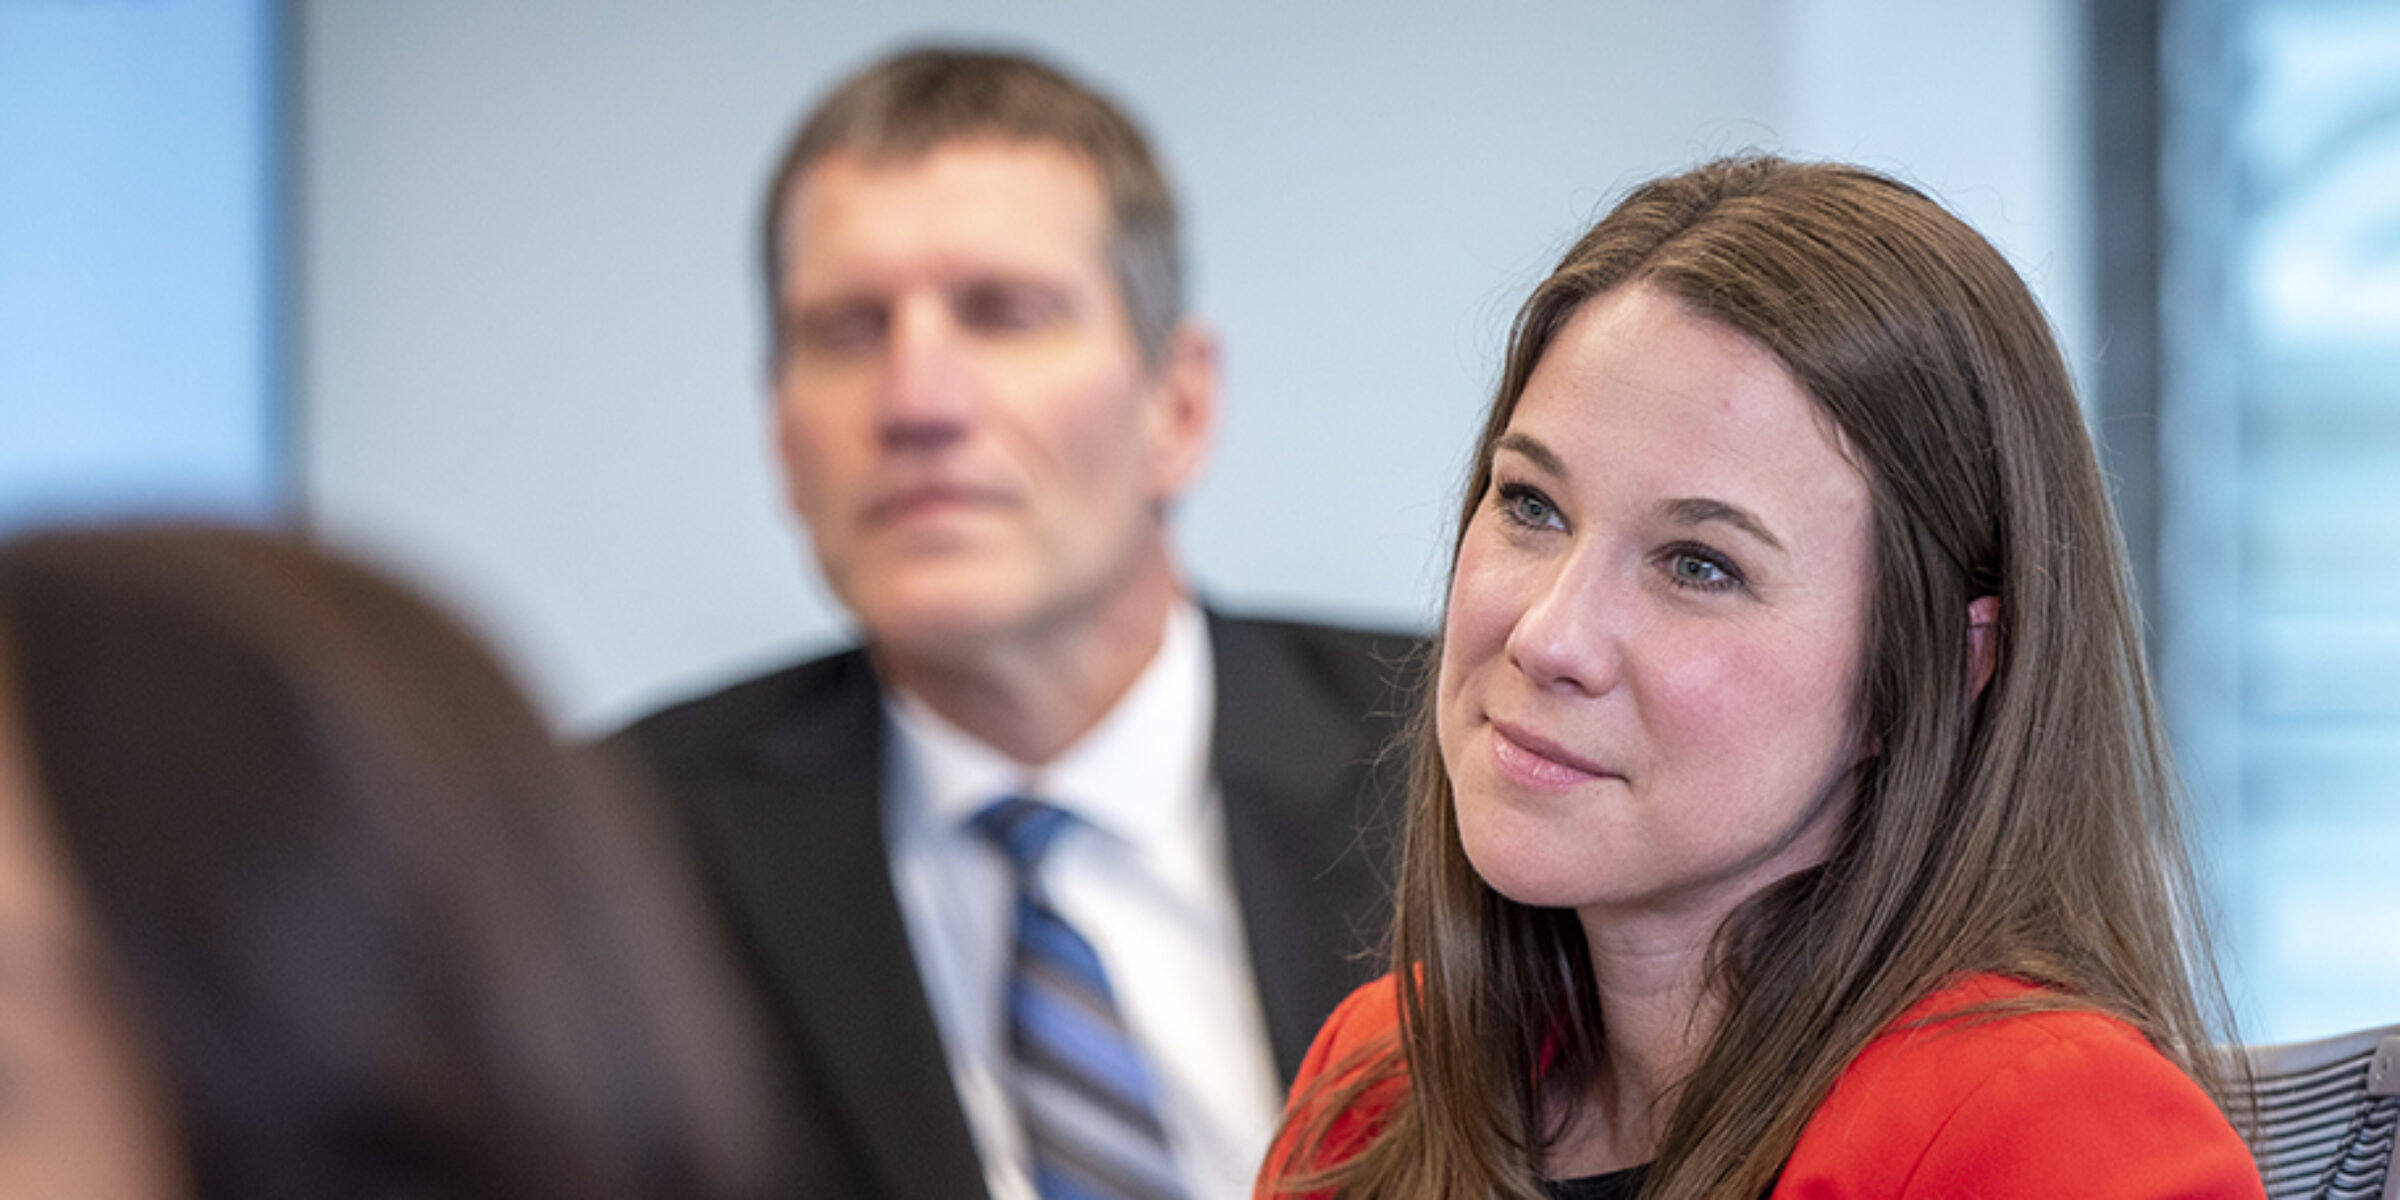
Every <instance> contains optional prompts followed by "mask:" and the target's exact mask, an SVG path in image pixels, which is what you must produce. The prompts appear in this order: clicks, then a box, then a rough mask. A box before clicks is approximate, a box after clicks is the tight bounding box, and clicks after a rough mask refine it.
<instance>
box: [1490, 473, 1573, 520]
mask: <svg viewBox="0 0 2400 1200" xmlns="http://www.w3.org/2000/svg"><path fill="white" fill-rule="evenodd" d="M1499 494H1500V511H1501V513H1502V514H1504V515H1506V516H1507V517H1508V519H1509V521H1510V523H1512V524H1516V525H1521V526H1524V527H1525V528H1527V529H1555V528H1557V527H1558V525H1559V524H1560V522H1559V516H1558V506H1557V505H1555V504H1552V503H1550V498H1549V497H1548V496H1545V495H1543V494H1541V493H1540V492H1538V491H1536V490H1534V489H1533V488H1529V487H1526V486H1525V485H1524V484H1521V483H1504V484H1501V485H1500V493H1499Z"/></svg>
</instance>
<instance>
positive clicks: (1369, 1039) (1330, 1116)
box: [1257, 975, 1408, 1200]
mask: <svg viewBox="0 0 2400 1200" xmlns="http://www.w3.org/2000/svg"><path fill="white" fill-rule="evenodd" d="M1399 1036H1400V989H1399V985H1398V983H1397V982H1396V981H1395V979H1394V977H1392V976H1390V975H1386V976H1384V977H1383V978H1381V979H1378V980H1376V981H1374V982H1373V983H1369V984H1367V985H1365V986H1363V987H1361V988H1359V989H1358V990H1357V991H1354V992H1352V993H1350V996H1349V998H1348V999H1345V1000H1343V1001H1342V1002H1341V1004H1340V1005H1339V1006H1338V1007H1336V1008H1335V1009H1334V1010H1333V1015H1331V1016H1329V1017H1327V1018H1325V1024H1324V1025H1323V1027H1321V1028H1319V1029H1318V1030H1317V1039H1316V1041H1314V1042H1312V1043H1310V1045H1309V1048H1308V1056H1307V1057H1306V1058H1304V1059H1302V1060H1301V1061H1300V1072H1299V1074H1298V1075H1297V1076H1296V1077H1295V1078H1294V1079H1293V1080H1292V1093H1291V1098H1290V1100H1289V1101H1288V1102H1287V1103H1286V1106H1285V1110H1284V1118H1283V1127H1282V1128H1281V1129H1280V1130H1278V1131H1277V1132H1276V1135H1275V1141H1274V1144H1273V1145H1272V1146H1270V1147H1269V1148H1268V1150H1267V1157H1266V1162H1265V1163H1264V1165H1263V1167H1262V1169H1261V1170H1260V1172H1259V1176H1258V1186H1257V1195H1258V1197H1259V1198H1260V1200H1266V1198H1268V1197H1277V1196H1284V1195H1286V1194H1287V1193H1285V1192H1284V1190H1283V1189H1284V1188H1285V1187H1286V1186H1287V1185H1288V1184H1289V1183H1290V1181H1291V1180H1293V1179H1295V1178H1298V1177H1300V1176H1303V1175H1306V1174H1308V1173H1309V1172H1311V1171H1316V1170H1321V1169H1324V1168H1328V1167H1332V1166H1335V1165H1337V1164H1339V1163H1341V1162H1343V1161H1346V1160H1347V1159H1349V1158H1350V1157H1351V1156H1353V1155H1355V1154H1357V1153H1358V1152H1359V1151H1360V1150H1362V1149H1364V1148H1365V1147H1366V1145H1367V1143H1368V1142H1370V1141H1372V1140H1373V1139H1374V1136H1375V1134H1376V1132H1377V1131H1378V1130H1379V1129H1380V1128H1381V1127H1382V1124H1383V1121H1384V1118H1385V1117H1386V1116H1387V1115H1388V1114H1389V1112H1390V1111H1391V1106H1392V1105H1393V1104H1395V1103H1397V1102H1398V1101H1399V1099H1400V1096H1401V1095H1402V1094H1403V1093H1404V1092H1405V1091H1406V1089H1407V1086H1408V1083H1407V1080H1406V1079H1405V1078H1403V1077H1401V1076H1400V1075H1399V1074H1397V1073H1391V1074H1385V1075H1383V1076H1382V1077H1380V1078H1373V1077H1374V1076H1375V1075H1376V1073H1377V1072H1378V1071H1390V1070H1391V1069H1392V1066H1393V1055H1394V1053H1395V1051H1396V1049H1397V1043H1398V1038H1399ZM1370 1078H1373V1082H1371V1083H1366V1081H1368V1080H1369V1079H1370ZM1362 1083H1364V1084H1365V1086H1363V1087H1362V1086H1354V1085H1360V1084H1362ZM1304 1144H1305V1145H1304Z"/></svg>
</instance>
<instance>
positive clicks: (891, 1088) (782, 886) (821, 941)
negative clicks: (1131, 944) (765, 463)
mask: <svg viewBox="0 0 2400 1200" xmlns="http://www.w3.org/2000/svg"><path fill="white" fill-rule="evenodd" d="M841 667H842V670H841V671H840V673H839V674H837V676H836V677H835V678H834V679H833V680H831V681H830V682H829V683H828V684H827V685H826V686H824V687H822V688H819V689H816V690H815V691H813V692H812V694H810V695H807V696H803V697H801V698H800V701H801V702H800V703H798V704H796V705H794V706H793V707H792V708H791V709H790V710H789V712H788V717H789V719H788V720H779V721H778V722H777V723H776V724H775V725H774V726H772V727H770V728H768V729H766V730H764V731H762V734H761V736H760V737H759V738H758V739H757V741H756V744H755V751H756V754H755V756H754V761H755V762H756V764H757V770H756V772H755V773H754V774H753V775H751V776H749V777H748V778H746V779H745V780H744V781H743V782H742V784H741V785H740V786H738V787H733V788H728V789H727V790H726V791H725V792H724V793H723V794H721V796H720V797H719V800H720V808H719V811H718V814H717V815H718V817H719V818H720V824H721V828H720V830H719V831H718V833H719V839H718V841H719V844H718V847H717V849H718V851H719V853H720V855H721V857H720V861H721V862H723V863H726V864H727V865H728V874H729V875H730V877H731V880H730V881H731V883H732V885H733V887H734V888H735V889H736V890H737V891H738V893H739V895H740V897H741V902H742V904H743V906H744V908H745V909H746V911H747V915H748V918H749V922H750V924H751V926H752V928H753V930H754V931H755V935H756V937H755V943H754V945H753V947H752V953H753V955H754V956H755V958H756V959H757V961H758V966H759V969H760V971H761V972H762V974H763V975H764V976H765V977H766V980H765V982H766V985H767V990H768V993H769V994H770V995H771V996H774V997H778V998H788V1000H787V1002H788V1005H789V1008H788V1009H787V1011H785V1012H784V1013H781V1014H778V1016H779V1017H780V1018H781V1019H782V1021H783V1022H784V1023H785V1024H786V1025H787V1026H788V1027H790V1028H791V1029H793V1030H794V1031H795V1036H796V1037H797V1038H798V1039H799V1040H800V1041H801V1043H802V1049H803V1053H805V1054H806V1055H807V1056H808V1057H809V1058H810V1059H812V1060H813V1061H814V1062H815V1064H816V1066H817V1068H818V1071H819V1072H820V1073H821V1075H822V1077H823V1078H824V1081H825V1084H826V1087H825V1095H826V1097H827V1098H828V1100H829V1103H830V1105H831V1106H832V1107H834V1108H836V1109H838V1110H839V1111H838V1113H837V1114H836V1117H837V1119H840V1120H842V1121H844V1122H845V1123H847V1124H848V1125H849V1126H850V1128H851V1129H852V1131H853V1134H854V1136H855V1139H856V1143H857V1146H858V1147H859V1149H860V1151H861V1153H862V1156H863V1157H864V1158H865V1159H866V1160H867V1161H866V1166H867V1168H868V1170H869V1171H870V1173H871V1174H872V1175H873V1177H874V1178H875V1179H877V1180H878V1181H879V1182H880V1183H881V1184H882V1185H883V1187H884V1189H885V1190H884V1191H883V1193H882V1194H884V1195H888V1196H890V1197H894V1198H895V1200H897V1198H903V1197H907V1198H923V1200H935V1198H937V1197H938V1198H941V1200H951V1198H955V1197H975V1196H981V1195H983V1193H984V1183H983V1169H982V1166H981V1164H980V1162H979V1160H978V1159H977V1157H976V1153H975V1147H974V1142H973V1139H972V1136H971V1135H970V1134H969V1133H968V1130H967V1124H966V1118H965V1115H964V1114H963V1113H962V1112H961V1111H960V1109H959V1106H958V1101H957V1098H956V1094H955V1092H954V1091H953V1088H952V1085H951V1079H950V1071H949V1067H948V1065H947V1062H946V1060H945V1058H944V1055H943V1051H942V1040H941V1034H940V1032H939V1030H938V1029H937V1027H936V1026H935V1024H934V1020H933V1014H932V1011H931V1009H930V1007H929V1006H928V1004H927V1002H926V999H925V992H924V986H923V984H922V982H921V981H920V980H919V978H918V975H917V968H916V960H915V957H914V956H913V955H912V953H911V952H910V949H909V939H908V928H907V923H906V921H905V919H904V918H903V917H902V916H901V913H900V905H899V901H898V899H897V898H896V897H895V895H894V892H893V888H892V882H891V871H890V865H889V860H888V857H887V855H886V853H885V845H884V835H883V821H882V802H881V801H882V775H883V761H882V759H883V746H884V721H883V712H882V708H881V705H880V702H879V701H878V699H877V692H876V688H875V682H874V676H873V672H872V671H871V670H870V669H869V668H868V666H867V664H866V660H865V658H864V656H863V655H861V656H853V657H852V659H851V660H850V661H846V662H844V663H843V664H841Z"/></svg>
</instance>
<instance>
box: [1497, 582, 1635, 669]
mask: <svg viewBox="0 0 2400 1200" xmlns="http://www.w3.org/2000/svg"><path fill="white" fill-rule="evenodd" d="M1594 557H1595V556H1592V555H1588V554H1585V553H1581V552H1578V553H1575V554H1571V555H1569V556H1568V557H1566V558H1565V559H1563V560H1560V561H1559V562H1558V564H1557V568H1556V570H1554V571H1552V572H1551V573H1550V574H1549V575H1548V576H1547V577H1546V578H1545V579H1543V580H1541V581H1540V582H1539V585H1538V586H1536V587H1535V588H1534V589H1533V591H1532V593H1531V594H1530V595H1529V596H1528V597H1527V598H1526V599H1527V603H1526V606H1525V609H1524V611H1523V612H1521V613H1519V614H1518V616H1517V622H1516V625H1515V627H1514V628H1512V629H1511V630H1510V631H1509V635H1508V658H1509V661H1510V662H1511V663H1512V664H1514V665H1515V666H1516V668H1517V669H1518V670H1519V671H1522V672H1524V674H1525V676H1526V678H1528V679H1531V680H1532V681H1533V682H1534V683H1535V684H1536V685H1538V686H1540V687H1543V688H1545V689H1565V690H1568V691H1571V692H1576V693H1580V694H1583V695H1592V696H1597V695H1600V694H1602V693H1604V692H1606V691H1608V690H1609V689H1610V688H1613V687H1615V686H1616V685H1617V681H1618V679H1619V677H1620V674H1621V672H1622V670H1623V667H1624V645H1623V642H1622V633H1621V628H1622V622H1621V621H1620V620H1619V618H1620V617H1621V616H1622V612H1623V610H1622V606H1623V604H1624V603H1625V598H1624V597H1623V596H1622V595H1620V594H1619V593H1620V591H1621V590H1622V589H1618V588H1616V587H1614V586H1613V583H1612V581H1611V580H1610V579H1609V578H1608V577H1607V574H1606V572H1605V570H1604V568H1603V566H1602V564H1600V563H1598V562H1595V561H1593V559H1594Z"/></svg>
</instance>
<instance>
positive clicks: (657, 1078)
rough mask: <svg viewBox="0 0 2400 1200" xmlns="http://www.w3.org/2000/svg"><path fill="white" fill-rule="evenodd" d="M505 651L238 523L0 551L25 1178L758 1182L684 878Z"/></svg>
mask: <svg viewBox="0 0 2400 1200" xmlns="http://www.w3.org/2000/svg"><path fill="white" fill-rule="evenodd" d="M660 842H663V839H662V838H659V837H657V836H656V835H655V834H654V833H653V831H651V830H649V829H647V828H645V826H644V825H643V823H642V821H641V820H640V819H639V816H638V814H637V812H636V811H635V810H634V809H633V808H632V807H631V806H630V805H629V804H628V802H627V799H626V798H625V797H623V796H620V795H617V794H615V793H614V791H613V789H612V788H611V787H610V786H608V785H607V784H606V783H604V782H603V780H602V779H601V778H600V777H598V776H597V775H595V774H594V773H592V772H591V771H590V770H589V769H588V768H587V766H586V765H585V764H583V763H582V762H580V761H577V760H574V759H572V758H570V757H568V756H567V755H566V754H565V753H564V752H563V751H561V750H560V749H559V748H558V747H557V746H556V745H555V744H554V743H553V742H552V740H551V739H550V737H549V736H548V734H547V733H546V731H545V730H544V728H543V727H542V725H541V724H540V722H539V721H538V719H537V718H536V717H535V715H534V714H533V713H532V711H531V710H530V709H529V708H528V707H527V705H526V704H525V702H524V701H523V699H522V698H521V697H520V696H519V694H518V693H517V691H516V690H515V688H514V687H513V686H512V685H511V684H510V682H509V681H508V680H507V678H506V677H505V676H504V675H503V673H502V672H501V670H500V669H499V668H498V667H497V666H496V665H495V664H494V663H493V661H492V660H491V658H490V657H489V656H488V655H486V654H485V653H484V652H483V651H482V650H481V649H479V648H478V647H477V646H476V645H475V644H474V643H473V642H472V641H471V640H470V639H469V638H468V637H467V636H466V635H465V634H464V633H462V632H461V631H459V629H458V628H457V627H455V626H454V625H452V624H451V623H450V622H449V621H447V620H446V619H444V618H443V617H442V616H441V615H439V614H438V613H436V612H435V611H433V610H432V609H430V608H428V607H427V606H426V605H424V604H422V603H421V602H419V601H417V600H416V599H414V598H413V597H411V596H409V595H407V594H405V593H403V592H402V591H401V590H399V589H398V588H396V587H394V586H393V585H391V584H390V583H387V582H385V581H384V580H382V579H381V578H379V577H377V576H375V575H373V574H371V573H369V572H367V571H364V570H361V569H359V568H356V567H352V566H348V565H345V564H343V563H340V562H335V561H329V560H327V559H326V558H323V557H321V556H319V555H317V554H314V553H312V552H310V551H307V550H305V549H302V548H300V547H298V546H295V545H292V544H288V543H285V542H281V541H276V540H273V539H269V538H265V537H261V536H256V535H248V534H240V533H231V532H210V531H203V530H151V531H130V532H111V533H84V534H53V535H46V536H35V537H30V538H27V539H24V540H21V541H18V542H16V543H14V544H11V545H7V546H6V547H4V548H0V1100H4V1101H5V1102H4V1103H0V1195H9V1196H42V1197H46V1198H50V1200H63V1198H69V1197H84V1196H89V1197H95V1198H99V1197H105V1198H107V1200H166V1198H169V1197H192V1198H198V1200H280V1198H284V1197H290V1198H293V1200H300V1198H308V1200H321V1198H325V1197H394V1198H398V1197H445V1198H471V1197H490V1198H493V1200H498V1198H501V1197H508V1198H512V1200H523V1198H543V1197H555V1198H558V1200H567V1198H570V1197H572V1198H576V1200H590V1198H593V1197H611V1198H620V1200H636V1198H652V1197H655V1198H659V1200H666V1198H669V1197H674V1198H704V1197H734V1196H745V1195H754V1194H759V1188H760V1185H762V1184H764V1183H765V1182H767V1180H766V1174H767V1170H766V1149H765V1148H766V1146H767V1145H768V1141H767V1139H768V1138H769V1137H770V1136H771V1134H770V1132H769V1131H770V1128H771V1117H770V1115H769V1113H768V1109H767V1105H766V1103H765V1101H764V1099H763V1098H762V1095H761V1092H760V1089H759V1086H758V1085H757V1084H756V1083H755V1081H754V1080H753V1079H752V1077H751V1075H750V1074H749V1073H748V1072H749V1069H750V1063H751V1062H752V1060H753V1050H752V1048H751V1046H750V1043H749V1039H748V1034H747V1024H746V1017H745V1015H744V1014H743V1013H742V1012H741V1011H740V1010H739V1008H738V1006H737V1004H736V1002H735V1001H734V999H733V998H732V997H733V993H732V992H731V991H730V990H729V989H730V987H731V986H732V985H731V984H730V983H729V982H727V973H726V969H725V968H724V967H723V966H722V964H721V963H720V962H719V961H718V959H717V956H716V955H715V953H714V952H713V946H712V943H711V939H710V936H709V932H708V931H709V926H708V925H707V923H706V922H705V921H704V920H703V919H702V918H701V917H700V916H699V914H698V912H697V910H696V907H695V903H696V902H695V900H694V898H693V897H692V896H691V895H689V894H688V890H687V887H686V881H685V880H684V879H683V878H682V877H681V876H679V875H678V874H677V873H676V871H675V870H674V869H673V864H672V863H671V862H668V861H665V860H663V859H661V858H658V857H655V856H656V855H657V853H658V852H657V850H656V844H657V843H660Z"/></svg>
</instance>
